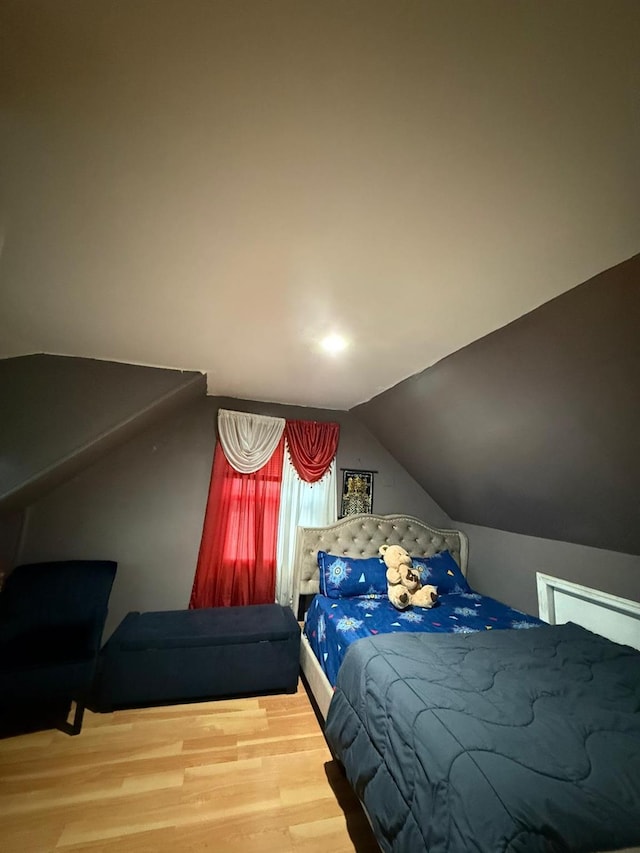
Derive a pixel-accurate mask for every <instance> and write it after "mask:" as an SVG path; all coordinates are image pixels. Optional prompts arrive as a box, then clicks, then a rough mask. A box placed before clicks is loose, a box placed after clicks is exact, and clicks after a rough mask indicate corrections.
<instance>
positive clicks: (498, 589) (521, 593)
mask: <svg viewBox="0 0 640 853" xmlns="http://www.w3.org/2000/svg"><path fill="white" fill-rule="evenodd" d="M453 526H454V527H459V528H460V529H461V530H464V531H465V533H466V534H467V536H468V537H469V545H470V552H469V572H468V578H469V583H470V584H471V586H473V587H474V589H477V590H478V592H481V593H484V594H485V595H491V596H493V597H494V598H498V599H501V600H502V601H506V602H507V603H508V604H510V605H511V606H513V607H518V608H519V609H520V610H524V611H526V612H527V613H533V614H536V615H537V613H538V598H537V592H536V572H544V573H545V574H549V575H553V576H554V577H558V578H563V579H564V580H568V581H573V582H575V583H580V584H584V585H585V586H590V587H594V588H595V589H600V590H603V591H604V592H610V593H612V594H613V595H620V596H622V597H623V598H630V599H632V600H634V601H640V557H638V556H635V555H633V554H621V553H619V552H614V551H605V550H602V549H600V548H590V547H588V546H586V545H574V544H572V543H569V542H558V541H556V540H552V539H539V538H537V537H535V536H523V535H520V534H518V533H509V532H507V531H504V530H495V529H493V528H490V527H479V526H477V525H474V524H465V523H462V522H453Z"/></svg>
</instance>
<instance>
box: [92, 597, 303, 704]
mask: <svg viewBox="0 0 640 853" xmlns="http://www.w3.org/2000/svg"><path fill="white" fill-rule="evenodd" d="M299 666H300V627H299V625H298V623H297V622H296V619H295V617H294V615H293V612H292V611H291V610H290V608H288V607H281V606H280V605H279V604H256V605H252V606H249V607H212V608H205V609H201V610H168V611H160V612H155V613H129V614H128V615H127V616H125V618H124V620H123V621H122V622H121V624H120V625H119V627H118V628H117V629H116V630H115V632H114V633H113V635H112V636H111V637H110V639H109V640H108V642H107V643H106V645H105V646H104V648H103V649H102V651H101V653H100V660H99V667H98V676H97V679H96V684H95V691H94V701H93V702H92V706H93V707H94V708H95V709H96V710H98V711H111V710H113V709H114V708H124V707H135V706H141V705H163V704H169V703H175V702H192V701H197V700H205V699H218V698H222V697H232V696H246V695H251V694H260V693H295V691H296V689H297V684H298V671H299Z"/></svg>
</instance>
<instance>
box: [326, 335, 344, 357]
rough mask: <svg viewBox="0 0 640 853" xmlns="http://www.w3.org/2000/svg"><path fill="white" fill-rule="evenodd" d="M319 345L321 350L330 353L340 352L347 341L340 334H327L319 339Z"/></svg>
mask: <svg viewBox="0 0 640 853" xmlns="http://www.w3.org/2000/svg"><path fill="white" fill-rule="evenodd" d="M320 346H321V347H322V349H323V350H325V351H326V352H330V353H332V354H333V353H336V352H342V350H343V349H345V348H346V346H347V342H346V340H345V339H344V338H343V337H342V335H327V336H326V338H323V339H322V341H320Z"/></svg>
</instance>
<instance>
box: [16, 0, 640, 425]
mask: <svg viewBox="0 0 640 853" xmlns="http://www.w3.org/2000/svg"><path fill="white" fill-rule="evenodd" d="M0 38H1V39H2V43H1V44H0V63H1V65H0V97H1V102H2V129H1V130H2V132H1V133H0V168H1V169H2V170H3V175H2V183H3V192H2V211H1V217H0V229H1V236H2V241H0V242H1V245H2V249H1V251H2V254H1V256H0V294H1V296H0V299H1V303H0V355H1V356H16V355H23V354H27V353H34V352H48V353H58V354H66V355H73V356H83V357H89V358H97V359H107V360H113V361H122V362H130V363H137V364H147V365H157V366H164V367H170V368H179V369H185V370H200V371H205V372H207V374H208V381H209V390H210V392H211V393H213V394H219V395H227V396H232V397H242V398H245V399H258V400H273V401H276V402H283V403H296V404H307V405H314V406H319V407H323V408H338V409H345V408H349V407H351V406H353V405H355V404H357V403H360V402H362V401H365V400H368V399H370V398H372V397H373V396H375V395H376V394H377V393H379V392H380V391H382V390H384V389H387V388H389V387H391V386H393V385H394V384H395V383H397V382H398V381H400V380H402V379H404V378H406V377H407V376H410V375H412V374H414V373H415V372H416V371H418V370H422V369H423V368H425V367H427V366H429V365H431V364H434V363H435V362H437V361H438V360H439V359H441V358H443V357H445V356H447V355H448V354H450V353H452V352H454V351H456V350H458V349H460V348H461V347H463V346H465V345H467V344H469V343H470V342H471V341H473V340H475V339H478V338H481V337H482V336H483V335H485V334H487V333H489V332H492V331H494V330H496V329H498V328H500V327H501V326H504V325H505V324H506V323H508V322H510V321H511V320H513V319H514V318H516V317H518V316H521V315H522V314H525V313H526V312H527V311H530V310H531V309H533V308H535V307H537V306H539V305H541V304H542V303H544V302H546V301H547V300H549V299H551V298H553V297H555V296H557V295H558V294H560V293H562V292H564V291H567V290H569V289H570V288H572V287H574V286H575V285H578V284H579V283H580V282H582V281H584V280H586V279H587V278H589V277H590V276H592V275H594V274H596V273H598V272H600V271H602V270H604V269H606V268H608V267H610V266H612V265H613V264H615V263H618V262H620V261H622V260H624V259H626V258H628V257H630V256H631V255H632V254H633V253H634V252H637V251H638V248H639V247H640V187H639V176H640V170H639V169H638V151H640V136H639V123H638V119H637V113H635V112H634V110H636V109H637V91H638V86H639V82H640V80H639V74H638V62H639V56H640V51H638V44H639V43H640V3H638V2H637V0H616V1H615V2H614V3H601V2H597V0H584V2H580V3H569V2H564V0H547V2H533V0H532V2H513V0H455V2H445V0H442V2H436V1H435V0H406V2H397V0H346V2H345V0H322V2H318V0H269V2H263V0H246V2H243V0H238V2H232V0H228V2H214V0H211V2H209V0H206V1H205V0H180V2H176V0H135V2H130V0H110V2H106V3H105V2H104V0H80V1H79V0H56V2H51V0H4V2H3V3H2V4H1V6H0ZM334 330H335V331H339V332H342V333H344V334H345V335H346V336H347V338H348V339H349V340H350V347H349V349H348V350H347V352H346V353H345V355H344V357H343V358H340V359H338V358H334V359H328V358H325V357H324V356H323V355H321V354H320V352H319V350H318V341H319V339H320V338H321V337H322V336H323V335H324V334H325V333H326V332H328V331H334Z"/></svg>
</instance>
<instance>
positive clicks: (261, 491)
mask: <svg viewBox="0 0 640 853" xmlns="http://www.w3.org/2000/svg"><path fill="white" fill-rule="evenodd" d="M283 455H284V438H282V439H281V440H280V442H279V444H278V446H277V448H276V450H275V452H274V454H273V456H272V457H271V459H270V460H269V461H268V462H267V464H266V465H264V466H263V467H262V468H260V470H258V471H256V472H255V473H253V474H240V473H238V471H236V470H235V469H234V468H232V467H231V465H230V464H229V462H228V461H227V457H226V456H225V455H224V451H223V449H222V446H221V445H220V442H218V443H217V444H216V449H215V454H214V458H213V470H212V473H211V484H210V486H209V498H208V501H207V509H206V512H205V519H204V528H203V531H202V541H201V543H200V553H199V554H198V566H197V569H196V576H195V579H194V582H193V590H192V591H191V601H190V602H189V607H190V608H196V607H227V606H231V605H245V604H272V603H273V602H274V601H275V585H276V542H277V535H278V512H279V509H280V489H281V484H282V460H283Z"/></svg>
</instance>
